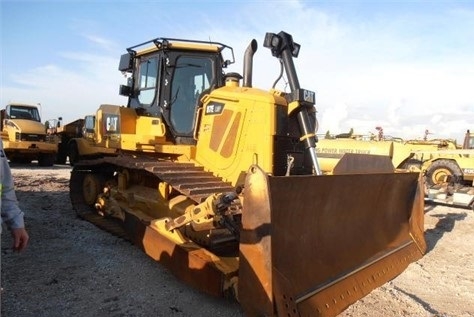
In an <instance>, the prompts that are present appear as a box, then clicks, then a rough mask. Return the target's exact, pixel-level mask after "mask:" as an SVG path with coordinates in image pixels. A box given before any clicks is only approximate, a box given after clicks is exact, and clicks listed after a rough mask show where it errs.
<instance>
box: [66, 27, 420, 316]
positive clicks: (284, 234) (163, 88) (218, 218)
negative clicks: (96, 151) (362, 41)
mask: <svg viewBox="0 0 474 317" xmlns="http://www.w3.org/2000/svg"><path fill="white" fill-rule="evenodd" d="M263 45H264V47H267V48H269V49H270V51H271V53H272V55H273V56H274V57H276V58H277V60H278V61H279V62H280V63H279V65H280V67H281V69H280V71H281V74H283V73H285V74H286V78H287V80H288V84H289V86H290V89H291V91H289V92H283V91H279V90H276V89H274V88H272V89H269V90H263V89H258V88H254V87H253V86H252V73H253V72H252V68H253V56H254V54H255V52H256V50H257V41H256V40H252V41H251V42H250V45H249V46H248V48H247V49H246V51H245V55H244V69H243V75H240V74H238V73H232V72H230V73H225V72H224V70H225V68H226V67H227V66H228V65H229V64H231V63H232V62H234V54H233V50H232V48H231V47H229V46H227V45H225V44H222V43H217V42H208V41H194V40H181V39H171V38H156V39H153V40H151V41H149V42H145V43H142V44H140V45H137V46H133V47H130V48H128V49H127V53H126V54H124V55H123V56H122V58H121V61H120V64H119V70H120V71H122V72H123V73H124V74H126V75H128V76H129V77H128V83H127V85H122V86H121V88H120V93H121V94H122V95H126V96H128V104H127V106H115V105H102V106H100V108H99V109H98V111H97V113H96V124H95V127H96V128H95V129H96V130H95V138H94V140H95V146H97V147H103V149H104V151H103V152H104V156H103V157H100V158H95V159H85V158H83V159H80V160H78V161H77V162H76V163H75V164H74V168H73V170H72V173H71V179H70V197H71V201H72V204H73V206H74V208H75V210H76V212H77V213H78V215H79V216H80V217H83V218H84V219H87V220H89V221H92V222H93V223H95V224H96V225H98V226H100V227H101V228H104V229H106V230H109V231H111V232H113V233H114V234H117V235H121V236H123V237H125V238H128V239H130V240H131V241H133V242H134V243H136V244H137V245H138V246H140V247H141V248H142V249H143V250H144V251H145V252H146V253H147V254H148V255H149V256H150V257H152V258H153V259H155V260H157V261H159V262H160V263H162V264H163V265H164V266H166V267H167V268H169V270H170V271H171V272H172V273H173V274H175V275H176V276H177V277H178V278H180V279H181V280H183V281H185V282H187V283H189V284H190V285H192V286H194V287H196V288H198V289H200V290H202V291H204V292H206V293H208V294H212V295H216V296H224V297H225V296H232V297H235V298H236V299H237V300H238V301H239V302H240V304H241V305H242V308H243V311H244V312H245V314H246V315H248V316H335V315H337V314H339V313H340V312H341V311H343V310H344V309H346V308H347V307H348V306H349V305H351V304H352V303H354V302H355V301H357V300H358V299H360V298H362V297H364V296H365V295H367V294H368V293H369V292H370V291H371V290H373V289H374V288H376V287H378V286H380V285H382V284H384V283H386V282H387V281H389V280H391V279H393V278H394V277H395V276H397V275H398V274H400V273H401V272H402V271H403V270H404V269H405V268H406V267H407V266H408V265H409V264H410V263H411V262H413V261H416V260H417V259H420V258H421V257H422V256H423V254H424V253H425V250H426V244H425V240H424V233H423V231H424V229H423V207H424V205H423V191H422V188H421V186H420V176H419V173H395V172H394V167H393V165H392V164H391V162H390V158H389V157H387V156H373V155H346V156H345V157H344V158H343V159H341V161H340V163H339V164H338V165H337V167H336V168H335V171H334V174H333V175H322V173H321V170H320V167H319V164H318V157H317V154H316V151H315V146H316V142H315V141H316V138H315V125H316V116H315V114H316V111H315V93H314V92H312V91H309V90H306V89H302V88H301V87H300V84H299V80H298V76H297V73H296V68H295V65H294V58H296V57H297V55H298V53H299V50H300V45H299V44H297V43H295V42H294V41H293V38H292V36H291V35H289V34H287V33H285V32H280V33H278V34H274V33H267V34H266V36H265V39H264V43H263ZM226 52H227V53H226ZM226 54H227V55H226ZM224 56H230V59H227V58H225V57H224ZM110 149H114V150H116V151H117V152H116V155H114V156H110V155H107V153H109V151H110Z"/></svg>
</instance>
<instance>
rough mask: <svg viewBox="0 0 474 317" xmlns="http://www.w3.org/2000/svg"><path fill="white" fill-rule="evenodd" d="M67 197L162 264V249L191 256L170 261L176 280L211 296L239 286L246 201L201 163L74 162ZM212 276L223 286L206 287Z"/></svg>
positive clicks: (107, 159) (126, 158) (112, 159)
mask: <svg viewBox="0 0 474 317" xmlns="http://www.w3.org/2000/svg"><path fill="white" fill-rule="evenodd" d="M70 196H71V202H72V204H73V207H74V209H75V210H76V212H77V214H78V215H79V216H80V217H82V218H84V219H86V220H88V221H90V222H92V223H94V224H96V225H97V226H99V227H101V228H102V229H105V230H107V231H109V232H111V233H113V234H115V235H117V236H120V237H123V238H126V239H129V240H131V241H132V242H133V243H135V244H138V245H139V246H141V247H142V248H143V249H144V250H145V252H146V253H148V254H149V255H150V256H152V257H154V258H155V259H156V260H159V261H160V262H165V265H166V263H167V261H166V259H165V260H164V261H163V252H165V253H167V254H168V256H169V257H170V258H173V257H183V258H185V257H187V259H183V261H171V260H170V261H169V262H170V263H171V262H181V263H182V266H183V267H182V268H181V267H180V265H178V266H176V265H169V266H170V269H171V270H172V271H173V273H174V274H176V275H178V277H180V278H182V279H184V280H187V281H188V282H190V283H191V284H193V285H194V286H196V287H198V288H200V289H202V290H204V291H206V292H208V293H211V294H213V295H219V296H222V295H224V296H227V294H224V293H226V292H227V291H229V292H231V293H233V292H234V291H235V290H234V288H235V286H232V285H233V284H234V282H233V281H231V280H232V278H233V277H234V276H235V275H236V272H237V269H238V260H237V259H238V252H239V250H238V244H239V232H240V226H241V224H240V213H241V206H240V204H239V202H238V199H236V198H237V193H236V192H235V188H234V187H232V186H231V185H230V184H229V183H226V182H223V181H222V180H221V179H220V178H218V177H215V176H213V175H212V174H211V173H209V172H206V171H204V170H203V168H202V167H197V166H195V165H194V164H192V163H175V162H172V161H169V160H166V161H160V160H156V159H152V158H148V157H142V158H138V157H135V156H128V155H124V156H119V157H105V158H101V159H95V160H85V161H81V162H79V163H77V164H76V165H75V166H74V169H73V171H72V174H71V179H70ZM157 219H160V220H159V221H158V220H157ZM150 228H153V229H154V230H151V229H150ZM157 232H159V233H161V235H160V234H158V233H157ZM216 255H217V256H219V257H217V256H216ZM188 262H190V267H198V268H199V270H197V271H196V273H195V274H193V273H192V271H191V273H190V272H189V269H188ZM191 262H192V263H191ZM202 270H204V271H208V272H207V273H206V274H202ZM208 275H212V280H214V279H216V278H217V279H218V280H220V281H221V283H222V285H226V286H224V287H221V286H222V285H219V284H217V285H209V283H206V281H207V280H208V278H209V277H208ZM232 296H234V295H233V294H232Z"/></svg>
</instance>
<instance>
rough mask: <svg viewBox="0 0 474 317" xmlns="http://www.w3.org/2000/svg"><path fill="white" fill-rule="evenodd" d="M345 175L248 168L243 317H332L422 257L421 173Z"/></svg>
mask: <svg viewBox="0 0 474 317" xmlns="http://www.w3.org/2000/svg"><path fill="white" fill-rule="evenodd" d="M381 158H383V157H381ZM345 166H351V164H345ZM372 166H384V164H375V165H372ZM339 172H340V173H341V175H322V176H289V177H271V176H268V175H266V173H265V172H264V171H262V170H261V169H260V168H259V167H257V166H252V167H251V168H250V170H249V173H248V176H247V179H246V184H245V192H244V203H243V215H242V222H243V230H242V233H241V242H240V265H239V294H238V296H239V301H240V303H241V305H242V307H243V309H244V311H245V313H246V315H248V316H277V315H278V316H335V315H337V314H339V313H340V312H342V311H343V310H344V309H346V308H347V307H348V306H349V305H351V304H352V303H354V302H356V301H357V300H359V299H360V298H362V297H364V296H365V295H367V294H368V293H370V292H371V291H372V290H373V289H374V288H376V287H379V286H381V285H382V284H384V283H386V282H387V281H389V280H391V279H393V278H394V277H396V276H397V275H399V274H400V273H401V272H402V271H403V270H404V269H405V268H406V267H407V266H408V265H409V264H410V263H411V262H413V261H416V260H418V259H420V258H421V257H422V256H423V254H424V253H425V251H426V244H425V240H424V234H423V232H424V231H423V215H424V214H423V208H424V202H423V193H422V187H421V186H420V184H421V182H420V178H419V174H418V173H394V172H393V169H391V170H390V169H389V170H388V171H387V172H384V171H382V168H377V169H376V170H375V171H372V172H371V173H370V174H361V173H358V174H351V173H350V172H349V170H344V168H340V169H339Z"/></svg>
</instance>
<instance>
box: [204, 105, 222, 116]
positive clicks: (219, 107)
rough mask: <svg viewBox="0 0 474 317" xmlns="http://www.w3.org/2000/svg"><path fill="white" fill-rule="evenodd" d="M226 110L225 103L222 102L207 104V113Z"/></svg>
mask: <svg viewBox="0 0 474 317" xmlns="http://www.w3.org/2000/svg"><path fill="white" fill-rule="evenodd" d="M223 110H224V104H223V103H220V102H211V103H209V104H208V105H207V106H206V114H220V113H222V111H223Z"/></svg>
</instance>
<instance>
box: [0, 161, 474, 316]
mask: <svg viewBox="0 0 474 317" xmlns="http://www.w3.org/2000/svg"><path fill="white" fill-rule="evenodd" d="M12 171H13V175H14V178H15V184H16V190H17V196H18V199H19V201H20V206H21V208H22V209H23V210H24V212H25V213H26V218H25V219H26V223H27V228H28V231H29V233H30V238H31V240H30V245H29V246H28V249H27V250H25V251H24V252H23V253H20V254H17V253H13V252H12V251H11V248H10V247H11V239H10V236H9V234H8V232H7V231H5V230H4V232H3V234H2V242H1V264H2V267H1V278H2V280H1V282H2V287H3V288H4V290H3V292H2V293H1V316H7V317H9V316H12V317H23V316H24V317H26V316H32V317H33V316H34V317H39V316H48V317H50V316H51V317H54V316H242V315H243V313H242V311H241V310H240V308H239V305H238V304H237V303H235V302H232V301H229V300H225V299H218V298H212V297H209V296H207V295H205V294H202V293H200V292H197V291H195V290H193V289H191V288H190V287H188V286H187V285H185V284H183V283H181V282H180V281H178V280H176V279H175V278H174V277H173V276H172V275H171V274H170V273H169V272H168V271H166V269H164V268H163V267H161V266H160V265H159V264H157V263H156V262H154V261H153V260H151V259H150V258H148V256H146V255H145V254H144V253H142V252H141V251H140V250H139V249H138V248H136V247H134V246H133V245H131V244H130V243H128V242H126V241H124V240H122V239H120V238H117V237H114V236H112V235H111V234H109V233H106V232H103V231H101V230H100V229H98V228H97V227H95V226H94V225H92V224H90V223H87V222H85V221H83V220H80V219H79V218H77V217H76V216H75V213H74V211H73V210H72V207H71V204H70V201H69V195H68V180H69V174H70V167H68V166H54V167H51V168H39V167H37V166H36V165H34V164H33V165H31V166H27V167H25V166H14V165H12ZM4 229H5V228H4ZM425 232H426V234H425V235H426V239H427V243H428V253H427V254H426V256H424V257H423V258H422V259H421V260H419V261H418V262H416V263H412V264H411V265H410V266H409V267H408V269H407V270H406V271H405V272H403V273H402V274H401V275H400V276H398V277H397V278H395V279H394V280H392V281H390V282H389V283H387V284H385V285H384V286H383V287H381V288H379V289H376V290H374V291H373V292H372V293H371V294H369V295H368V296H366V297H365V298H363V299H361V300H360V301H358V302H357V303H355V304H354V305H352V306H350V307H349V308H348V309H347V310H346V311H344V312H343V313H342V314H341V315H340V316H344V317H349V316H373V317H375V316H377V317H379V316H386V317H391V316H393V317H395V316H417V317H419V316H453V317H454V316H456V317H458V316H474V212H473V211H472V210H469V209H460V208H452V207H446V206H433V205H427V206H426V214H425Z"/></svg>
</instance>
